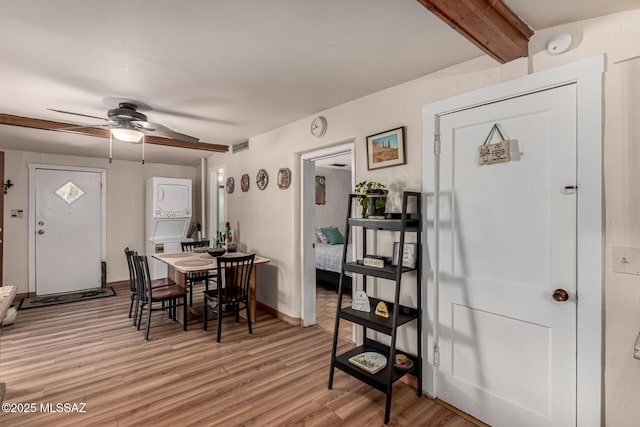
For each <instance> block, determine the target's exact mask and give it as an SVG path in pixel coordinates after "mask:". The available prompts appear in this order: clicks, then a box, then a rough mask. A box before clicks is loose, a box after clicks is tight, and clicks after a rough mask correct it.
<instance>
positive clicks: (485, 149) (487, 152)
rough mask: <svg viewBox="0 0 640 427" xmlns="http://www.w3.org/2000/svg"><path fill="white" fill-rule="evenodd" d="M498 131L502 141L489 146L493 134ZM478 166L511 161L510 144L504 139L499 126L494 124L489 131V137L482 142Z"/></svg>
mask: <svg viewBox="0 0 640 427" xmlns="http://www.w3.org/2000/svg"><path fill="white" fill-rule="evenodd" d="M496 131H498V134H499V135H500V138H502V141H500V142H496V143H493V144H489V141H490V140H491V137H492V136H493V134H494V133H495V132H496ZM479 154H480V166H483V165H491V164H494V163H502V162H508V161H510V160H511V144H510V141H509V140H508V139H507V138H505V137H504V134H503V133H502V130H501V129H500V125H499V124H497V123H496V124H494V125H493V127H491V130H490V131H489V135H487V138H486V139H485V140H484V143H483V144H482V145H481V146H480V151H479Z"/></svg>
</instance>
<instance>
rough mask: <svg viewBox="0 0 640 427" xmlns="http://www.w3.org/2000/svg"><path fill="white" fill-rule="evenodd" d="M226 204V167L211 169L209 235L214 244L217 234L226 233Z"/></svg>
mask: <svg viewBox="0 0 640 427" xmlns="http://www.w3.org/2000/svg"><path fill="white" fill-rule="evenodd" d="M225 202H226V194H225V190H224V165H221V166H216V167H213V168H211V169H209V235H210V236H211V239H212V240H211V242H212V243H213V242H215V236H216V234H217V232H218V231H224V219H225V216H226V203H225Z"/></svg>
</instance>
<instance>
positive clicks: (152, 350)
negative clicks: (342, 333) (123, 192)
mask: <svg viewBox="0 0 640 427" xmlns="http://www.w3.org/2000/svg"><path fill="white" fill-rule="evenodd" d="M117 291H118V296H117V297H112V298H103V299H97V300H92V301H85V302H78V303H72V304H64V305H59V306H53V307H44V308H36V309H30V310H24V311H20V312H18V317H17V320H16V323H15V324H14V325H12V326H9V327H6V328H5V329H4V330H3V331H2V334H1V335H0V382H6V383H7V395H6V397H5V403H6V402H10V403H35V404H36V405H38V406H39V405H40V403H54V404H55V403H80V402H84V403H86V413H82V414H77V413H22V414H16V413H4V414H2V413H0V425H3V426H9V425H10V426H44V425H46V426H58V425H69V426H84V425H118V426H129V425H158V426H177V425H179V426H189V425H194V426H196V425H198V426H203V425H222V426H236V425H264V426H274V425H318V426H338V425H345V426H376V425H380V426H381V425H383V423H382V422H383V413H384V395H383V394H382V393H380V392H378V391H377V390H375V389H372V388H371V387H369V386H367V385H365V384H362V383H360V382H359V381H358V380H356V379H354V378H351V377H349V376H347V375H345V374H344V373H342V372H340V371H336V374H335V381H334V387H333V390H328V389H327V377H328V373H329V355H330V352H331V336H330V335H329V334H327V332H325V331H323V330H322V329H321V328H319V327H309V328H299V327H293V326H289V325H287V324H285V323H283V322H281V321H278V320H277V319H274V318H272V317H270V316H268V315H266V314H264V313H260V312H259V313H258V318H257V323H256V325H255V327H254V330H253V336H249V335H248V333H247V329H246V323H243V322H241V323H240V324H239V325H235V324H234V323H233V319H232V318H227V319H226V320H225V322H224V324H223V335H222V341H223V342H222V343H221V344H216V342H215V331H211V330H210V331H209V332H207V333H203V332H202V327H201V324H197V323H191V324H190V325H189V330H188V331H187V332H183V331H182V329H181V326H180V325H178V324H176V323H173V322H171V321H168V320H166V318H165V315H164V313H161V312H158V313H154V315H153V317H152V327H151V337H150V340H149V341H148V342H145V341H144V340H143V333H142V331H136V330H135V329H134V328H133V327H132V326H131V324H130V320H129V319H128V318H127V311H128V304H129V296H128V291H127V290H126V289H125V288H117ZM194 295H195V294H194ZM194 306H196V307H197V306H198V305H197V302H194ZM339 345H340V347H341V348H342V349H343V350H344V349H346V348H348V347H350V346H351V345H352V344H350V343H348V342H346V341H343V340H340V344H339ZM389 425H393V426H442V427H461V426H471V425H472V424H470V423H468V422H467V421H465V420H464V419H462V418H460V417H458V416H457V415H455V414H454V413H452V412H451V411H449V410H448V409H446V408H443V407H442V406H439V405H438V404H436V403H435V402H433V401H431V400H429V399H428V398H426V397H422V398H418V397H417V396H416V394H415V392H414V390H413V389H411V388H410V387H409V386H407V385H405V384H403V383H400V382H399V383H396V385H395V386H394V398H393V404H392V411H391V422H390V424H389Z"/></svg>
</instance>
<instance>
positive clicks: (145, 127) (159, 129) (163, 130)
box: [131, 120, 200, 143]
mask: <svg viewBox="0 0 640 427" xmlns="http://www.w3.org/2000/svg"><path fill="white" fill-rule="evenodd" d="M131 123H132V124H133V125H134V126H135V127H136V128H138V129H140V130H141V131H143V132H145V133H146V132H149V134H150V135H151V136H159V137H162V138H171V139H177V140H178V141H184V142H190V143H194V142H198V141H200V139H198V138H196V137H194V136H190V135H185V134H183V133H179V132H176V131H174V130H172V129H169V128H168V127H166V126H163V125H161V124H158V123H151V122H146V121H142V120H132V121H131Z"/></svg>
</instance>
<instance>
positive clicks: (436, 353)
mask: <svg viewBox="0 0 640 427" xmlns="http://www.w3.org/2000/svg"><path fill="white" fill-rule="evenodd" d="M433 366H436V367H438V366H440V347H438V345H437V344H436V345H434V346H433Z"/></svg>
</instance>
